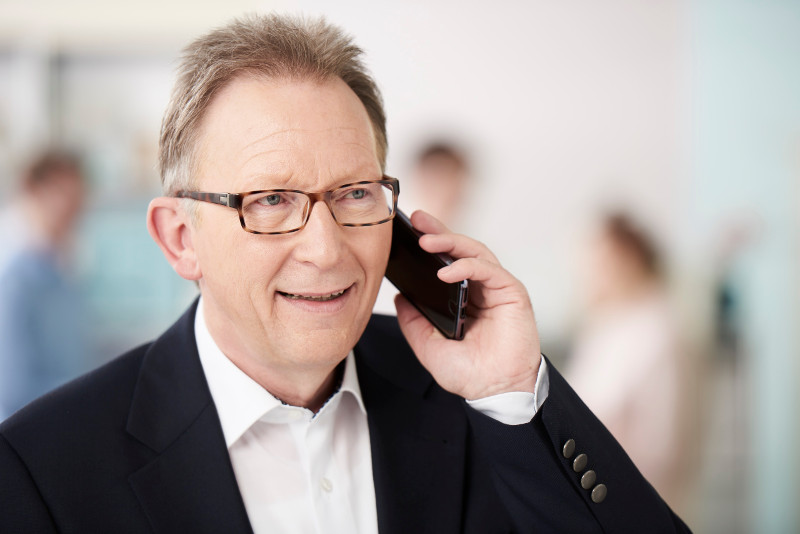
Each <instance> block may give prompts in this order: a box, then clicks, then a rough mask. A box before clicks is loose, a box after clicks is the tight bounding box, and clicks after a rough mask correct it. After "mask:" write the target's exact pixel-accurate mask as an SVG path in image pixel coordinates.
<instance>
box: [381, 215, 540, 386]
mask: <svg viewBox="0 0 800 534" xmlns="http://www.w3.org/2000/svg"><path fill="white" fill-rule="evenodd" d="M411 222H412V224H413V225H414V227H415V228H417V229H418V230H420V231H421V232H424V233H425V234H426V235H424V236H422V237H421V238H420V241H419V243H420V246H421V247H422V248H423V249H424V250H426V251H428V252H432V253H437V252H446V253H447V254H450V256H452V257H453V258H454V259H455V260H456V261H454V262H453V264H452V265H450V266H448V267H445V268H443V269H441V270H440V271H439V278H440V279H441V280H443V281H445V282H450V283H455V282H460V281H462V280H469V303H468V304H467V323H466V327H465V330H464V332H465V334H464V339H463V340H461V341H454V340H450V339H447V338H445V337H444V336H442V334H441V333H439V331H438V330H436V329H435V328H434V327H433V325H431V324H430V323H429V322H428V320H427V319H425V317H424V316H423V315H422V314H420V313H419V312H418V311H417V310H416V308H414V306H412V305H411V304H410V303H409V302H408V301H407V300H406V299H405V298H404V297H403V296H402V295H398V296H397V298H396V299H395V306H396V307H397V319H398V321H399V323H400V328H401V330H402V331H403V335H404V336H405V337H406V339H407V340H408V343H409V344H410V345H411V348H412V349H413V350H414V353H415V354H416V355H417V358H419V361H420V362H421V363H422V365H424V366H425V368H426V369H427V370H428V371H429V372H430V373H431V375H433V378H434V379H435V380H436V382H437V383H438V384H439V385H440V386H442V387H443V388H444V389H446V390H447V391H449V392H451V393H454V394H456V395H459V396H461V397H463V398H465V399H468V400H474V399H480V398H484V397H489V396H491V395H497V394H499V393H507V392H511V391H526V392H529V393H533V391H534V387H535V385H536V375H537V373H538V371H539V362H540V361H541V354H540V348H539V334H538V332H537V330H536V323H535V320H534V316H533V308H532V307H531V302H530V298H529V297H528V292H527V291H526V290H525V287H524V286H523V285H522V283H521V282H520V281H519V280H517V279H516V278H514V277H513V276H512V275H511V273H509V272H508V271H506V270H505V269H503V267H502V266H501V265H500V262H499V261H498V260H497V258H496V257H495V256H494V254H492V252H491V251H490V250H489V249H488V248H486V246H485V245H483V244H482V243H479V242H478V241H475V240H474V239H471V238H469V237H466V236H463V235H459V234H454V233H452V232H450V230H448V229H447V228H446V227H445V226H444V225H443V224H442V223H441V222H440V221H438V220H437V219H436V218H434V217H433V216H432V215H429V214H428V213H425V212H423V211H416V212H414V214H413V215H412V216H411Z"/></svg>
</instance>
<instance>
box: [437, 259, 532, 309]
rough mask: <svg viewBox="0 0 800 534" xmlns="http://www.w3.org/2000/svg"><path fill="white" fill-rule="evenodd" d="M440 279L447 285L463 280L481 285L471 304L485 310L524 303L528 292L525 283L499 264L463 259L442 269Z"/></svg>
mask: <svg viewBox="0 0 800 534" xmlns="http://www.w3.org/2000/svg"><path fill="white" fill-rule="evenodd" d="M438 276H439V279H440V280H442V281H443V282H447V283H456V282H460V281H462V280H470V281H473V282H477V284H475V285H474V286H472V287H474V289H473V290H472V291H471V293H472V294H471V296H470V303H472V304H476V305H478V306H483V307H488V308H491V307H494V306H499V305H502V304H510V303H514V302H517V303H519V302H522V301H523V300H526V299H527V298H528V297H527V295H528V294H527V292H526V291H525V288H524V287H523V286H522V283H521V282H520V281H519V280H517V279H516V278H514V276H513V275H512V274H511V273H509V272H508V271H506V270H505V269H503V268H502V267H500V266H499V265H497V264H494V263H491V262H488V261H485V260H481V259H478V258H462V259H460V260H456V261H455V262H453V263H452V264H451V265H449V266H447V267H443V268H442V269H439V272H438Z"/></svg>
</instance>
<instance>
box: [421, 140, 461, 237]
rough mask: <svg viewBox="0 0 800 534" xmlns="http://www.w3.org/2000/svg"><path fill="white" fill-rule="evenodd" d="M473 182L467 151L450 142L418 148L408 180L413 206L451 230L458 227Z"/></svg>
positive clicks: (435, 142) (443, 141)
mask: <svg viewBox="0 0 800 534" xmlns="http://www.w3.org/2000/svg"><path fill="white" fill-rule="evenodd" d="M471 181H472V177H471V167H470V163H469V156H468V155H467V153H466V151H465V150H463V149H461V148H460V147H459V146H458V144H457V143H455V142H453V141H450V140H447V139H441V140H436V141H432V142H430V143H427V144H425V145H424V146H422V147H421V148H420V149H419V151H418V153H417V156H416V158H415V160H414V165H413V166H412V169H411V175H410V176H409V177H408V180H407V182H408V183H409V186H410V187H409V189H410V192H411V197H412V198H411V200H410V204H413V205H414V206H413V207H414V209H422V210H425V211H427V212H428V213H430V214H432V215H434V216H436V218H437V219H439V220H440V221H442V222H444V223H445V224H446V225H448V226H449V227H451V228H452V227H454V226H457V223H458V220H459V217H460V215H461V213H460V211H461V208H462V207H463V204H464V201H465V198H466V194H467V189H468V187H469V184H470V182H471ZM409 215H410V214H409Z"/></svg>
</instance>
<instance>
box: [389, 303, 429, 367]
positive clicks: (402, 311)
mask: <svg viewBox="0 0 800 534" xmlns="http://www.w3.org/2000/svg"><path fill="white" fill-rule="evenodd" d="M394 306H395V308H396V309H397V322H398V323H399V324H400V330H401V331H402V332H403V336H405V338H406V340H407V341H408V344H409V345H410V346H411V349H412V350H413V351H414V353H415V354H419V350H421V348H422V347H423V346H424V344H425V341H426V340H428V339H430V337H431V336H434V335H436V334H437V333H438V332H437V331H436V329H435V328H434V327H433V325H432V324H431V323H430V322H429V321H428V320H427V319H426V318H425V316H424V315H422V314H421V313H420V312H419V310H417V309H416V308H415V307H414V306H413V305H412V304H411V303H410V302H408V300H407V299H406V298H405V297H404V296H403V295H401V294H398V295H396V296H395V298H394Z"/></svg>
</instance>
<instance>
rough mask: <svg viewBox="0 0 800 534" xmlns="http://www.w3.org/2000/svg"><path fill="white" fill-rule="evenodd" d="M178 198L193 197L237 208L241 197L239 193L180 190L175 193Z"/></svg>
mask: <svg viewBox="0 0 800 534" xmlns="http://www.w3.org/2000/svg"><path fill="white" fill-rule="evenodd" d="M175 196H176V197H178V198H191V199H193V200H200V201H202V202H211V203H212V204H221V205H222V206H228V207H229V208H236V207H238V205H239V198H238V196H237V195H232V194H230V193H204V192H201V191H178V192H177V193H175Z"/></svg>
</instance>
